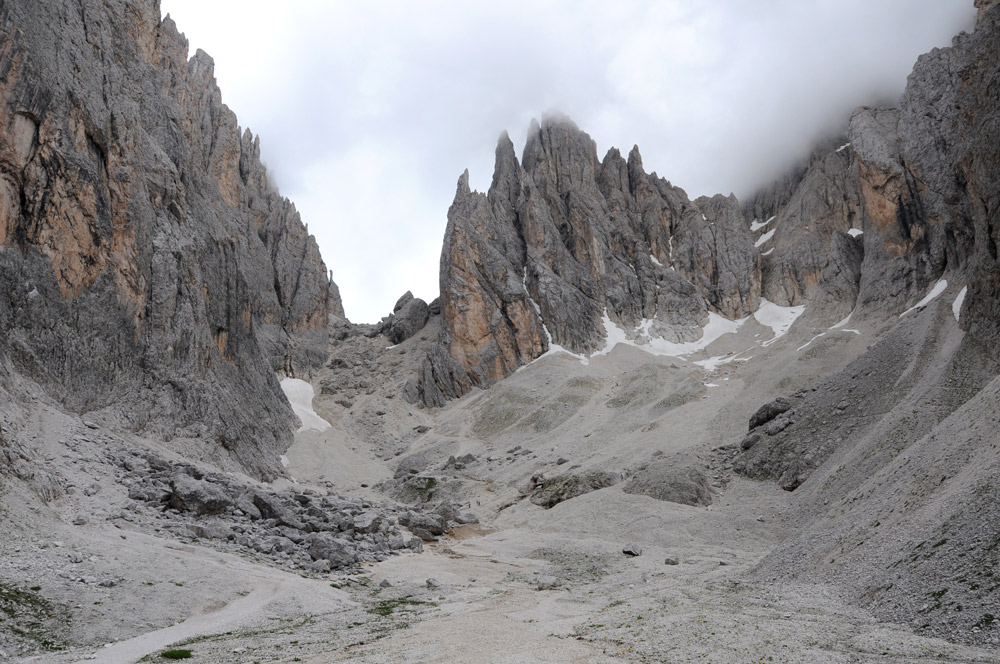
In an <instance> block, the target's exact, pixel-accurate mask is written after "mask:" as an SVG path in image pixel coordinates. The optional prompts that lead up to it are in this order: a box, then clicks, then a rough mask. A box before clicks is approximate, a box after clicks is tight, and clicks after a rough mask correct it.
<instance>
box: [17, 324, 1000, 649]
mask: <svg viewBox="0 0 1000 664" xmlns="http://www.w3.org/2000/svg"><path fill="white" fill-rule="evenodd" d="M431 329H433V328H431ZM820 330H821V328H819V327H816V328H815V329H814V327H813V326H810V325H809V324H805V325H803V326H802V327H801V329H799V330H798V331H795V330H793V333H792V334H790V335H789V337H788V338H787V339H782V340H781V341H780V342H779V343H777V344H774V345H772V346H769V347H768V348H767V349H766V350H765V349H764V348H763V347H761V346H759V345H758V344H759V339H758V338H757V337H755V336H754V335H758V334H759V331H754V330H753V329H750V330H747V332H746V335H745V337H743V338H734V339H728V340H726V339H723V340H720V342H718V345H716V346H714V347H712V348H710V349H709V350H710V353H711V354H712V355H713V356H715V357H719V356H722V357H723V358H724V357H725V355H726V353H730V352H733V353H741V357H746V356H748V355H749V356H751V359H750V360H749V361H747V362H730V363H725V364H719V365H718V368H716V369H715V371H714V372H713V373H711V374H706V373H704V371H703V369H702V368H701V367H699V366H697V365H694V364H692V363H690V362H689V361H685V360H679V359H676V358H668V357H659V358H653V357H651V356H649V355H647V354H646V353H644V352H642V351H641V350H638V349H635V348H625V347H620V348H619V349H617V350H616V351H614V352H613V353H611V355H609V356H606V357H602V358H598V359H595V360H594V361H592V362H591V363H590V364H589V365H587V366H584V365H582V364H580V363H579V362H578V361H577V360H575V359H573V358H569V357H566V356H553V357H548V358H545V359H543V360H541V361H539V362H536V363H535V364H533V365H531V366H529V367H527V368H526V369H524V370H522V371H521V372H518V373H517V374H515V375H514V376H512V377H511V378H509V379H508V380H506V381H504V382H503V383H501V384H498V385H497V386H495V387H494V388H492V389H490V390H488V391H484V392H477V393H474V394H471V395H468V396H467V397H466V398H464V399H462V400H460V401H458V402H455V403H453V404H451V405H449V406H448V407H446V408H444V409H441V410H440V411H434V412H430V411H427V410H424V409H419V408H416V407H414V406H411V405H409V404H407V403H406V402H405V401H403V400H402V399H400V398H399V397H398V390H399V387H400V386H399V384H398V382H399V381H398V380H396V379H395V377H396V376H398V373H399V368H400V367H399V365H400V364H401V363H405V362H407V361H408V360H409V358H408V357H407V356H408V355H411V354H412V355H414V356H415V355H417V352H416V351H415V350H414V348H415V347H416V346H417V345H419V344H421V343H424V342H427V341H428V339H423V340H421V339H420V338H419V337H415V338H414V339H412V340H410V341H407V342H405V343H404V344H401V345H400V346H398V347H395V348H390V349H386V346H387V345H388V344H386V343H385V341H384V339H379V338H372V339H369V338H365V337H359V338H356V339H349V340H347V341H344V342H342V343H341V344H339V345H338V347H336V348H335V349H334V354H333V357H334V358H335V359H340V362H338V363H336V364H335V366H334V363H333V362H331V365H332V366H331V368H330V369H328V370H327V372H326V373H324V374H321V375H320V376H317V377H316V379H315V380H314V381H313V383H314V385H315V386H316V388H317V389H316V391H317V396H316V398H315V399H314V401H313V405H314V408H315V410H316V412H317V413H319V414H320V415H321V416H323V417H324V418H325V419H327V420H328V421H329V422H330V423H331V425H332V426H331V427H330V428H329V429H327V430H325V431H317V430H307V431H303V432H300V433H299V434H298V435H297V442H296V444H295V446H293V447H292V448H291V449H290V450H289V451H288V453H287V460H288V472H289V474H290V476H291V477H292V478H294V480H282V481H279V482H277V483H275V484H273V485H261V484H258V483H254V482H252V481H251V480H250V479H249V478H246V477H243V476H240V475H239V474H238V473H234V472H231V471H230V472H220V471H219V470H213V468H212V467H211V466H210V465H209V464H207V463H205V462H204V461H196V460H195V461H193V460H191V459H186V458H183V457H181V456H180V455H177V454H175V453H172V452H170V451H169V450H167V449H166V448H165V446H163V445H162V444H160V443H158V442H157V441H151V440H145V439H138V438H125V437H121V436H117V435H113V434H111V433H109V432H105V431H102V430H100V429H99V428H93V427H88V426H87V425H86V424H84V423H83V422H82V421H80V420H79V419H78V418H75V417H72V416H68V415H63V414H61V413H59V412H58V411H57V410H55V409H54V408H51V407H48V406H45V405H44V403H42V404H40V405H39V407H38V408H36V409H34V411H33V412H34V413H35V414H36V415H35V417H34V419H33V420H30V421H28V422H27V423H22V427H21V429H20V430H19V431H20V433H19V434H18V435H20V436H31V437H33V439H34V440H36V441H43V443H44V444H42V443H41V442H40V443H39V447H40V449H41V450H42V452H41V453H40V454H41V458H43V459H44V460H45V467H46V468H47V469H48V473H49V475H50V478H51V481H52V482H53V483H54V485H55V486H57V487H61V490H60V492H58V493H60V494H61V495H59V496H57V497H55V498H53V499H51V500H50V501H49V502H48V503H47V504H46V503H44V502H43V501H42V500H41V499H40V498H38V497H37V494H36V493H35V492H33V491H32V490H31V489H30V488H29V487H28V484H26V483H25V482H22V481H17V480H5V482H6V483H5V485H4V494H3V497H2V504H3V507H4V510H5V512H4V514H5V518H4V519H3V521H2V522H0V582H2V584H3V585H2V587H0V590H2V592H0V603H2V604H0V607H2V608H3V611H4V613H3V615H2V616H0V619H2V620H5V621H6V622H4V623H3V624H4V625H5V630H3V631H4V635H3V637H2V645H0V650H3V651H4V654H3V655H2V657H3V658H4V659H6V660H11V661H33V662H40V663H60V664H61V663H67V662H78V661H99V662H135V661H140V660H141V661H168V660H166V659H163V658H162V657H161V656H160V653H162V652H164V651H165V650H167V649H168V648H170V649H181V650H190V651H191V653H192V657H191V659H190V660H189V661H195V662H212V663H215V662H218V663H222V662H227V663H228V662H246V663H247V664H250V663H253V662H262V663H263V662H268V663H271V662H294V661H301V662H315V663H317V664H318V663H321V662H335V661H357V662H373V663H374V662H400V661H402V662H605V661H634V662H719V663H723V662H726V663H728V662H748V663H749V662H754V663H758V662H843V663H847V662H984V663H985V662H995V661H997V659H998V657H1000V654H998V651H996V650H995V649H990V648H989V647H985V648H975V647H967V646H960V645H955V644H952V643H949V642H947V641H944V640H940V639H935V638H929V637H925V636H920V635H917V634H915V633H914V632H913V631H912V629H911V628H909V627H908V626H905V625H899V624H892V623H885V622H880V621H878V620H877V619H876V618H875V617H874V616H873V615H872V614H871V613H869V612H868V611H866V610H865V609H863V608H859V607H858V606H857V605H854V604H852V603H850V602H848V601H847V599H846V598H845V597H843V596H842V595H841V594H840V593H839V592H838V590H837V587H834V586H832V585H828V584H825V583H824V582H823V579H821V578H820V579H814V580H813V581H812V582H810V583H792V582H788V581H783V580H780V578H779V577H778V576H762V575H761V569H767V570H768V571H769V572H770V571H771V570H772V569H773V563H769V564H770V565H772V567H766V566H765V567H764V568H762V567H761V562H762V561H765V560H769V558H768V556H773V552H774V551H775V550H776V547H778V546H779V545H781V544H782V543H783V542H787V541H789V539H790V537H791V536H792V535H794V534H796V532H797V531H798V529H799V527H800V525H799V523H798V522H797V521H796V515H798V514H799V513H800V512H801V510H802V505H800V504H799V503H800V502H801V500H802V499H801V498H800V497H799V496H800V493H799V492H794V493H790V492H786V491H783V490H782V489H781V488H779V487H778V486H777V484H776V483H774V482H757V481H752V480H749V479H746V478H743V477H741V476H738V475H734V474H733V473H732V467H733V457H734V455H735V454H736V449H737V448H738V447H739V443H740V440H741V438H742V437H743V436H744V435H745V434H746V431H747V419H748V417H749V414H751V413H753V412H754V411H755V410H756V409H757V408H758V407H759V406H760V405H761V404H763V403H765V402H767V401H769V400H771V399H773V398H774V397H776V396H779V395H782V394H791V393H794V392H795V391H796V390H799V389H802V388H806V387H808V386H809V384H810V381H814V380H815V378H816V377H817V376H823V375H826V374H828V373H829V372H830V371H831V369H832V368H836V367H839V366H843V365H844V364H845V363H846V362H847V361H848V360H850V359H852V358H853V357H855V356H857V355H858V354H859V353H861V352H863V351H864V349H865V348H866V347H867V346H868V344H869V343H870V342H871V337H867V336H865V335H864V334H850V335H842V337H841V338H837V337H835V336H834V335H830V337H831V338H830V339H827V338H824V340H823V344H822V345H819V344H817V348H819V350H818V351H817V350H816V349H815V348H812V347H811V349H810V350H811V351H812V352H810V353H809V354H808V355H800V356H797V357H796V359H795V360H794V363H793V368H794V370H789V359H788V358H789V357H790V354H791V353H793V352H795V349H796V348H798V347H799V346H801V345H802V344H803V343H805V342H806V341H808V340H809V339H810V338H812V337H813V336H814V335H815V334H817V333H818V331H820ZM796 335H798V336H796ZM746 348H754V349H756V350H754V351H753V352H751V353H743V351H745V350H746ZM706 355H707V354H706ZM690 359H699V358H690ZM345 369H346V370H347V371H348V372H349V376H350V377H349V378H347V377H345V375H344V371H345ZM355 369H358V371H357V372H355ZM355 373H357V374H358V375H355ZM324 387H325V389H324ZM338 402H342V403H338ZM345 403H346V404H347V405H345ZM151 460H152V461H151ZM157 468H160V469H159V470H156V469H157ZM651 468H652V469H658V468H668V469H670V468H674V469H676V470H677V472H675V473H672V472H667V471H657V473H658V475H657V476H662V477H665V478H666V479H664V480H663V481H662V482H659V483H654V485H653V487H652V489H648V490H643V491H641V492H638V493H636V492H632V488H630V487H635V486H636V484H637V483H636V481H635V480H636V478H640V477H644V478H646V479H647V480H648V479H649V474H650V469H651ZM178 474H180V475H183V476H184V478H181V479H180V480H178ZM596 474H600V475H601V477H602V478H604V479H603V480H602V482H600V483H593V482H591V483H589V484H588V481H582V480H580V479H579V478H591V477H593V476H595V475H596ZM185 478H186V479H185ZM574 478H575V479H574ZM189 480H193V481H195V482H202V483H203V484H202V485H201V489H203V490H204V491H207V492H208V493H209V494H211V491H210V490H209V489H210V488H212V487H214V488H216V489H219V490H221V491H223V493H224V497H226V498H225V500H224V501H223V502H226V501H228V503H227V504H225V505H224V506H223V507H222V508H221V509H220V510H217V511H214V513H212V514H198V511H199V509H200V508H199V506H200V505H202V504H203V503H204V502H205V500H204V499H205V496H204V495H202V496H201V501H200V502H199V501H195V502H193V503H191V505H189V506H186V505H187V504H186V503H184V502H183V501H182V500H180V499H175V498H174V495H175V494H177V493H178V486H180V489H184V488H185V487H187V488H190V487H189V486H188V484H189ZM178 483H179V484H178ZM638 484H640V485H642V486H646V484H643V483H641V482H640V483H638ZM647 484H648V482H647ZM206 485H211V487H207V488H206ZM554 486H555V487H558V488H559V490H558V491H554V490H552V487H554ZM566 487H571V488H572V490H568V489H567V488H566ZM580 487H583V488H580ZM601 487H603V488H601ZM647 488H648V487H647ZM706 488H707V494H706V493H705V492H704V491H702V490H703V489H706ZM546 489H547V491H546ZM694 489H697V490H694ZM180 493H182V494H184V495H188V494H186V493H184V492H183V491H180ZM255 493H256V494H260V495H263V496H264V497H265V498H267V500H277V501H278V502H279V503H280V504H281V505H283V506H284V508H285V509H287V510H289V511H290V513H289V514H284V515H283V516H282V515H280V514H279V515H276V514H271V515H269V516H266V515H263V514H262V515H261V517H260V518H258V519H254V518H252V516H251V514H250V513H252V511H253V508H252V507H251V505H256V506H257V509H258V510H260V505H262V504H267V500H255V499H254V498H253V496H254V495H255ZM540 495H541V496H544V500H543V499H540V498H539V496H540ZM654 495H655V496H656V497H653V496H654ZM691 495H693V496H696V499H695V500H693V504H680V503H678V502H675V500H680V499H681V498H683V497H684V496H691ZM246 496H250V502H249V504H247V503H245V502H243V503H241V499H242V498H243V497H246ZM553 496H555V497H554V498H553ZM209 497H211V496H210V495H209ZM442 501H443V502H442ZM539 503H541V504H545V505H551V507H550V508H546V507H543V506H541V504H539ZM241 504H243V507H242V508H241V507H240V505H241ZM441 504H445V505H447V506H449V509H453V510H454V512H449V513H450V515H451V516H452V517H455V516H456V512H457V515H459V516H460V515H461V514H462V513H463V512H465V513H468V512H472V513H474V514H475V515H476V516H478V517H479V519H478V520H479V523H467V524H465V525H462V524H461V523H460V522H459V520H455V519H452V520H447V519H446V521H445V523H444V524H443V527H442V529H448V530H449V532H448V534H446V535H440V536H439V535H436V534H435V533H430V532H424V533H421V534H422V535H424V537H425V538H426V541H423V540H421V546H422V552H418V550H419V548H420V547H417V548H415V549H411V548H409V547H408V546H404V547H402V548H398V549H393V548H392V547H383V548H382V549H380V548H379V545H380V543H381V544H387V543H388V541H389V540H390V539H391V538H393V537H399V538H400V539H401V540H402V541H403V542H405V543H409V542H410V541H411V540H412V539H413V538H414V536H415V533H416V532H417V529H418V528H419V527H420V526H419V525H416V522H414V521H413V517H414V515H419V514H435V513H436V512H435V509H436V506H440V505H441ZM192 506H193V507H192ZM310 508H313V510H312V513H310ZM411 510H412V514H411ZM446 511H447V510H446ZM372 515H375V516H377V518H378V520H379V525H378V526H374V527H373V525H372V524H373V523H374V521H373V520H372V519H371V518H366V517H371V516H372ZM438 516H440V515H438ZM296 519H297V520H299V521H303V523H302V524H300V525H302V526H303V528H301V529H297V528H295V527H291V526H288V525H283V524H282V523H278V521H295V520H296ZM308 519H314V520H316V524H314V525H310V526H308V527H306V526H305V523H304V522H305V521H306V520H308ZM356 520H358V521H357V522H356ZM401 521H402V522H409V523H410V524H411V526H406V525H404V524H403V523H401ZM334 523H335V524H336V527H333V526H330V527H329V528H328V529H327V530H325V531H324V530H322V528H321V527H320V526H322V525H323V524H334ZM382 524H384V525H382ZM294 525H295V524H294V523H293V526H294ZM274 529H277V532H271V531H272V530H274ZM296 532H298V533H299V534H296ZM317 533H319V534H323V533H326V534H327V535H329V536H331V537H336V538H340V539H341V540H343V541H345V542H346V543H349V544H350V547H349V548H350V549H351V550H352V551H353V553H354V556H355V558H354V562H352V563H350V564H347V565H346V566H345V567H344V568H343V569H332V570H330V571H326V569H325V568H324V566H323V564H322V561H323V560H327V558H319V559H318V560H317V559H314V556H312V555H309V552H310V551H311V548H310V546H309V538H310V537H314V536H317ZM380 533H381V535H383V537H382V539H379V538H378V537H376V535H378V534H380ZM396 533H398V535H397V534H396ZM220 535H221V536H220ZM324 536H325V535H324ZM272 537H273V538H277V539H279V540H280V538H284V539H285V540H287V541H288V542H289V543H290V544H289V546H288V547H287V550H283V549H284V548H285V544H284V542H281V541H278V544H280V545H281V546H279V547H277V548H272V549H269V550H266V551H262V550H261V549H262V548H266V547H262V546H258V544H260V543H261V542H264V541H269V540H268V538H272ZM296 539H300V540H301V541H299V542H296V541H295V540H296ZM337 550H338V551H341V552H343V550H344V549H343V547H341V548H339V549H337ZM626 550H627V552H626ZM636 554H638V555H636ZM324 555H326V554H324ZM335 566H336V565H335ZM772 578H776V579H778V580H772ZM15 628H16V630H18V631H17V632H15V631H13V630H14V629H15Z"/></svg>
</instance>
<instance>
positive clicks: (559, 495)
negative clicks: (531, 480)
mask: <svg viewBox="0 0 1000 664" xmlns="http://www.w3.org/2000/svg"><path fill="white" fill-rule="evenodd" d="M617 483H618V475H617V474H615V473H608V472H601V471H595V472H589V473H580V474H573V473H567V474H565V475H557V476H555V477H552V478H538V479H537V480H536V483H535V487H534V490H533V492H532V494H531V502H532V503H534V504H535V505H538V506H540V507H544V508H546V509H549V508H552V507H555V506H556V505H558V504H559V503H561V502H563V501H566V500H570V499H572V498H576V497H577V496H582V495H583V494H585V493H590V492H591V491H597V490H598V489H604V488H606V487H609V486H614V485H615V484H617Z"/></svg>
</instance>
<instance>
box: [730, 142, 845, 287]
mask: <svg viewBox="0 0 1000 664" xmlns="http://www.w3.org/2000/svg"><path fill="white" fill-rule="evenodd" d="M857 171H858V169H857V166H856V165H855V163H854V153H853V150H852V148H851V146H850V145H849V144H848V139H847V138H846V137H836V138H834V139H831V140H828V141H823V142H822V143H820V144H819V145H818V146H817V148H816V150H815V151H814V152H813V155H812V156H811V158H810V159H809V161H808V162H807V163H806V165H805V166H804V167H801V168H797V169H793V170H792V171H791V172H790V173H789V174H788V175H787V176H786V177H785V178H783V179H779V180H778V181H777V182H776V183H775V184H773V185H771V186H770V187H766V188H764V189H763V190H761V191H760V192H758V193H757V194H755V195H754V196H752V197H751V198H750V199H749V200H748V201H747V203H746V204H745V205H744V206H743V213H744V216H745V218H746V220H747V222H751V223H752V222H756V223H757V224H763V226H760V227H759V230H758V238H759V239H763V236H764V235H765V234H767V233H771V236H770V239H768V240H765V241H764V242H763V243H762V244H761V246H760V250H761V251H762V252H763V253H765V254H766V255H765V256H763V257H762V261H763V285H762V295H763V296H764V297H765V298H767V299H768V300H770V301H772V302H775V303H777V304H781V305H797V304H801V303H802V302H804V301H806V300H808V299H811V298H812V297H813V296H814V295H816V294H817V293H816V291H814V289H815V288H816V287H817V286H821V287H823V288H824V289H826V288H827V287H828V285H829V289H830V290H832V291H834V295H835V296H836V299H838V300H841V301H845V302H849V303H851V304H853V302H854V300H855V299H856V297H857V289H858V278H859V276H858V274H857V272H858V269H857V267H856V264H859V263H860V260H859V258H858V257H856V254H857V253H858V252H857V251H852V249H853V247H852V246H842V244H841V243H842V242H843V241H844V240H843V237H848V238H849V237H850V236H846V233H847V232H848V231H849V230H850V229H852V228H857V229H859V230H860V229H861V227H862V220H861V192H860V184H859V180H858V172H857Z"/></svg>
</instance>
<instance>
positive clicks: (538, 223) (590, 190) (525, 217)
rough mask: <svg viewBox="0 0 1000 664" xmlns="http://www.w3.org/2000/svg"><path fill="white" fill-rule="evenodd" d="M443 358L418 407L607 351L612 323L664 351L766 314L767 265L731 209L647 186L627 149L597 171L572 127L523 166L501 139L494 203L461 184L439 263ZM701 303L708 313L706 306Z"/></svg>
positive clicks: (541, 130)
mask: <svg viewBox="0 0 1000 664" xmlns="http://www.w3.org/2000/svg"><path fill="white" fill-rule="evenodd" d="M440 280H441V311H442V323H443V336H442V347H441V349H440V350H438V351H436V352H432V353H431V354H430V355H429V356H428V358H427V360H426V361H425V364H424V367H423V368H422V369H421V372H420V374H419V376H418V378H417V380H416V382H415V383H414V385H413V388H412V390H411V396H412V397H413V398H419V399H421V400H422V401H423V403H425V404H427V405H434V406H437V405H441V404H442V403H443V402H444V401H445V400H447V399H449V398H452V397H454V396H459V395H461V394H464V393H465V392H467V391H468V390H469V389H470V388H471V387H472V386H486V385H489V384H491V383H493V382H495V381H496V380H499V379H500V378H503V377H505V376H507V375H508V374H510V373H511V372H513V371H514V370H515V369H517V367H519V366H521V365H523V364H525V363H527V362H530V361H531V360H533V359H535V358H537V357H538V356H539V355H541V354H542V353H544V352H545V351H546V350H547V349H548V348H549V345H550V344H551V343H555V344H559V345H561V346H563V347H565V348H568V349H569V350H571V351H573V352H578V353H591V352H593V351H595V350H598V349H600V348H601V347H602V346H603V343H604V340H605V337H606V332H605V322H604V317H605V315H606V316H607V317H608V318H610V320H611V321H613V322H614V323H615V324H616V325H619V326H622V327H624V328H625V329H627V330H635V329H636V327H637V326H638V325H639V324H640V323H641V322H642V321H643V320H648V321H652V323H651V326H650V330H651V331H652V333H653V334H656V335H658V336H662V337H663V338H666V339H668V340H670V341H690V340H693V339H697V338H698V337H700V336H701V326H702V325H704V323H705V322H706V321H707V319H708V318H707V314H708V312H709V310H712V311H716V312H718V313H721V314H723V315H726V316H733V317H738V316H745V315H747V314H749V313H751V312H752V311H753V310H754V309H756V307H757V306H758V302H759V293H760V264H759V257H758V254H757V250H756V248H755V247H754V246H753V239H752V236H751V234H750V232H749V230H748V229H747V228H746V227H745V225H744V224H743V222H742V218H741V215H740V211H739V205H738V203H737V202H736V200H735V199H734V198H731V197H730V198H725V197H721V196H717V197H715V198H712V199H708V198H703V199H699V200H698V201H695V202H691V201H690V200H689V199H688V198H687V195H686V194H685V193H684V191H683V190H681V189H679V188H677V187H674V186H672V185H671V184H670V183H669V182H667V181H665V180H662V179H660V178H658V177H656V176H655V175H649V174H647V173H645V171H644V170H643V168H642V158H641V156H640V155H639V151H638V149H637V148H633V149H632V151H631V152H630V153H629V156H628V159H627V160H626V159H624V158H623V157H622V156H621V154H620V153H619V152H618V150H615V149H612V150H610V151H609V152H608V153H607V155H606V156H605V158H604V160H603V161H600V160H598V158H597V154H596V146H595V144H594V141H593V140H591V138H590V137H589V136H588V135H587V134H585V133H584V132H582V131H580V129H579V128H577V127H576V125H574V124H573V123H572V122H571V121H570V120H568V119H566V118H556V117H551V118H547V119H545V121H544V122H543V123H542V124H541V125H538V124H537V123H536V124H533V125H532V127H531V128H530V130H529V132H528V140H527V144H526V146H525V148H524V155H523V159H522V163H519V162H518V160H517V157H516V156H515V154H514V147H513V145H512V144H511V142H510V139H509V138H508V137H507V136H506V134H504V135H503V136H501V138H500V141H499V142H498V145H497V149H496V167H495V170H494V176H493V183H492V184H491V186H490V189H489V192H488V193H486V194H481V193H478V192H473V191H471V190H470V188H469V184H468V174H467V173H466V174H463V175H462V177H461V178H460V179H459V183H458V188H457V191H456V194H455V200H454V203H453V204H452V206H451V208H450V210H449V212H448V226H447V229H446V231H445V239H444V249H443V251H442V257H441V277H440ZM706 302H707V305H706Z"/></svg>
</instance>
